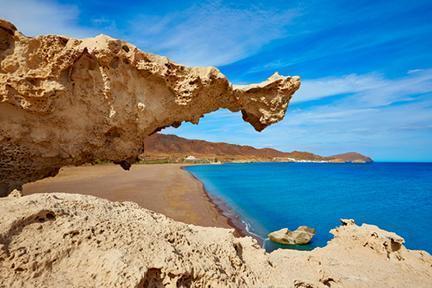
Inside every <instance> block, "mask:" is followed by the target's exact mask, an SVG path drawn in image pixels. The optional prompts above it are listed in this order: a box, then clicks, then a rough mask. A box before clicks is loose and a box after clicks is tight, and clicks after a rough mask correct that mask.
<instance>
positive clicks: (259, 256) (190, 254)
mask: <svg viewBox="0 0 432 288" xmlns="http://www.w3.org/2000/svg"><path fill="white" fill-rule="evenodd" d="M0 211H2V213H1V214H0V275H1V276H2V277H0V287H71V286H74V287H432V257H431V256H430V255H429V254H428V253H427V252H424V251H413V250H408V249H406V248H405V247H404V246H403V239H402V238H401V237H399V236H398V235H396V234H394V233H390V232H386V231H384V230H381V229H379V228H378V227H376V226H373V225H366V224H363V225H362V226H357V225H356V224H354V222H353V221H344V224H343V225H342V226H340V227H338V228H336V229H333V230H332V231H331V233H332V234H333V235H334V236H335V237H334V239H333V240H331V241H330V242H329V244H328V245H327V246H326V247H324V248H317V249H315V250H313V251H309V252H305V251H295V250H277V251H274V252H272V253H270V254H267V253H265V252H264V250H263V249H261V248H260V247H259V246H258V245H257V243H256V241H255V240H254V239H252V238H251V237H244V238H236V237H234V236H233V231H232V230H229V229H223V228H204V227H198V226H194V225H187V224H183V223H179V222H175V221H173V220H171V219H169V218H167V217H165V216H163V215H161V214H157V213H154V212H152V211H149V210H146V209H143V208H139V207H138V205H137V204H134V203H131V202H123V203H120V202H110V201H107V200H102V199H99V198H96V197H92V196H83V195H77V194H62V193H53V194H34V195H30V196H24V197H19V196H18V195H15V193H12V194H11V195H10V196H9V197H7V198H1V199H0Z"/></svg>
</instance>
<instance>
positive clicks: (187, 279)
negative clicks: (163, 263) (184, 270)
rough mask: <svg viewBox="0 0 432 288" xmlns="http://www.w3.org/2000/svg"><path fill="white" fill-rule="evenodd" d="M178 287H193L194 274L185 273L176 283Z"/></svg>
mask: <svg viewBox="0 0 432 288" xmlns="http://www.w3.org/2000/svg"><path fill="white" fill-rule="evenodd" d="M176 285H177V287H181V288H189V287H192V276H191V275H190V274H183V275H182V276H181V277H180V278H179V279H178V280H177V283H176Z"/></svg>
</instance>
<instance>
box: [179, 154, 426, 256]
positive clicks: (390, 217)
mask: <svg viewBox="0 0 432 288" xmlns="http://www.w3.org/2000/svg"><path fill="white" fill-rule="evenodd" d="M187 170H188V171H190V172H191V173H192V174H193V175H194V176H196V177H197V178H198V179H200V180H201V181H202V182H203V183H204V185H205V187H206V189H207V190H208V192H209V193H210V194H211V195H212V196H213V197H215V198H219V199H221V200H223V201H224V202H225V203H226V204H227V205H228V206H229V207H230V208H231V209H232V210H234V211H235V212H236V213H237V214H238V215H239V216H240V217H241V219H242V220H243V221H244V222H245V223H247V225H248V228H249V230H250V232H251V233H254V234H257V235H258V236H259V237H261V238H262V239H265V238H266V235H267V233H268V232H270V231H273V230H277V229H280V228H284V227H287V228H290V229H295V228H296V227H297V226H300V225H307V226H311V227H314V228H316V230H317V234H316V235H315V237H314V239H313V241H312V242H311V243H310V244H309V245H306V246H304V247H301V248H300V247H292V248H297V249H299V248H300V249H312V248H314V247H317V246H320V247H322V246H325V244H326V243H327V241H329V240H330V239H331V238H332V235H331V234H330V233H329V231H330V229H332V228H334V227H336V226H338V225H339V218H354V219H355V220H356V222H357V223H369V224H375V225H378V226H379V227H381V228H383V229H385V230H389V231H393V232H396V233H397V234H399V235H400V236H402V237H404V238H405V241H406V246H407V247H408V248H410V249H422V250H426V251H428V252H430V253H431V252H432V163H371V164H320V163H253V164H224V165H203V166H189V167H187ZM264 246H265V248H266V249H267V250H268V251H271V250H274V249H275V248H277V247H279V245H277V244H273V243H272V242H270V241H268V240H267V241H264Z"/></svg>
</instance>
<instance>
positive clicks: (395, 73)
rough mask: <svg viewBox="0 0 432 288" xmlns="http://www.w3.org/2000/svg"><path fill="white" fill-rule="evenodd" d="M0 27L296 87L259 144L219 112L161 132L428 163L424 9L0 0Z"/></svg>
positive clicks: (427, 20) (428, 27) (428, 32)
mask: <svg viewBox="0 0 432 288" xmlns="http://www.w3.org/2000/svg"><path fill="white" fill-rule="evenodd" d="M0 17H3V18H6V19H8V20H11V21H13V22H14V23H15V24H16V25H17V26H18V27H19V29H20V30H21V31H23V32H24V33H25V34H27V35H38V34H47V33H56V34H64V35H69V36H74V37H89V36H94V35H96V34H99V33H104V34H108V35H111V36H113V37H117V38H121V39H124V40H127V41H129V42H131V43H133V44H135V45H137V46H138V47H140V48H141V49H143V50H145V51H148V52H153V53H158V54H163V55H166V56H168V57H170V58H171V59H173V60H174V61H176V62H178V63H182V64H187V65H199V66H202V65H214V66H217V67H218V68H219V69H220V70H221V71H222V72H223V73H224V74H225V75H227V76H228V77H229V79H230V80H231V81H232V82H234V83H235V84H245V83H251V82H260V81H262V80H264V79H265V78H267V77H268V76H270V75H271V74H273V72H274V71H279V72H280V73H281V74H283V75H299V76H301V77H302V87H301V89H300V91H299V92H298V93H297V94H296V95H295V96H294V99H293V102H292V103H291V104H290V107H289V111H288V114H287V116H286V118H285V120H283V121H282V122H280V123H278V124H276V125H273V126H271V127H269V128H267V129H266V130H265V131H263V132H261V133H257V132H255V131H254V130H253V128H252V127H251V126H249V125H248V124H246V123H244V122H243V121H242V120H241V116H240V115H238V114H233V113H230V112H227V111H224V110H221V111H217V112H215V113H212V114H209V115H206V116H205V117H204V118H203V119H202V120H201V122H200V124H199V125H198V126H196V125H191V124H183V125H182V126H181V127H180V128H178V129H173V128H169V129H167V130H165V131H164V132H165V133H173V134H177V135H180V136H184V137H188V138H197V139H206V140H210V141H225V142H230V143H237V144H250V145H254V146H257V147H273V148H277V149H280V150H285V151H291V150H303V151H311V152H315V153H319V154H323V155H330V154H335V153H339V152H346V151H358V152H361V153H364V154H366V155H369V156H371V157H373V158H374V159H376V160H380V161H432V20H431V19H432V1H421V0H416V1H412V0H410V1H361V0H358V1H287V0H285V1H279V0H273V1H126V0H123V1H118V0H116V1H110V0H105V1H91V0H85V1H84V0H82V1H60V0H59V1H37V0H21V1H10V0H0Z"/></svg>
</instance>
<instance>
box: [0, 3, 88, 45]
mask: <svg viewBox="0 0 432 288" xmlns="http://www.w3.org/2000/svg"><path fill="white" fill-rule="evenodd" d="M78 15H79V10H78V8H77V7H76V6H71V5H60V4H56V3H54V2H52V1H42V0H18V1H14V0H0V18H3V19H6V20H8V21H10V22H12V23H14V24H15V26H17V28H18V30H20V31H21V32H23V33H24V34H26V35H29V36H36V35H41V34H61V35H65V36H71V37H78V38H81V37H89V36H92V35H94V34H96V32H95V31H91V30H89V29H84V28H81V27H79V25H78V24H77V19H78Z"/></svg>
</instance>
